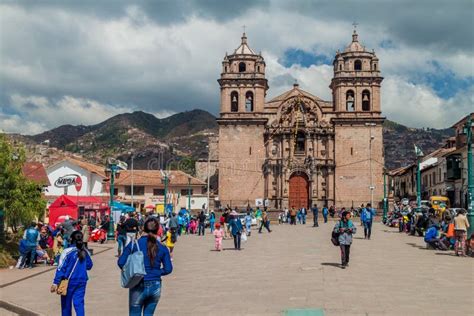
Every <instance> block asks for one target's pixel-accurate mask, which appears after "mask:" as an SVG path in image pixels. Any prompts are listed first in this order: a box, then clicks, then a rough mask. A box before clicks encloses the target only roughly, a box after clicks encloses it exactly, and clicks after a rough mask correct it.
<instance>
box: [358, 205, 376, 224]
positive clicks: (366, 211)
mask: <svg viewBox="0 0 474 316" xmlns="http://www.w3.org/2000/svg"><path fill="white" fill-rule="evenodd" d="M374 216H375V210H374V209H373V208H367V207H366V208H363V209H362V213H361V214H360V220H361V221H362V222H371V221H372V220H373V219H374Z"/></svg>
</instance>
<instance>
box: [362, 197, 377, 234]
mask: <svg viewBox="0 0 474 316" xmlns="http://www.w3.org/2000/svg"><path fill="white" fill-rule="evenodd" d="M374 216H375V210H374V209H373V208H372V205H371V204H370V203H367V206H366V207H365V208H363V209H362V213H361V215H360V220H361V222H362V224H363V225H364V239H369V240H370V235H371V234H372V221H373V218H374Z"/></svg>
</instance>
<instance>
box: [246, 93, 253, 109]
mask: <svg viewBox="0 0 474 316" xmlns="http://www.w3.org/2000/svg"><path fill="white" fill-rule="evenodd" d="M245 111H247V112H253V93H252V91H247V93H246V94H245Z"/></svg>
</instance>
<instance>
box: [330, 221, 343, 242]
mask: <svg viewBox="0 0 474 316" xmlns="http://www.w3.org/2000/svg"><path fill="white" fill-rule="evenodd" d="M339 228H341V222H339ZM339 234H340V233H339V232H335V231H333V232H332V234H331V242H332V244H333V245H334V246H336V247H337V246H339V245H340V243H339Z"/></svg>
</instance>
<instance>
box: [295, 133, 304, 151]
mask: <svg viewBox="0 0 474 316" xmlns="http://www.w3.org/2000/svg"><path fill="white" fill-rule="evenodd" d="M304 145H305V136H304V132H301V131H299V132H298V133H297V134H296V148H295V149H296V152H299V153H303V152H304V147H305V146H304Z"/></svg>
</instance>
